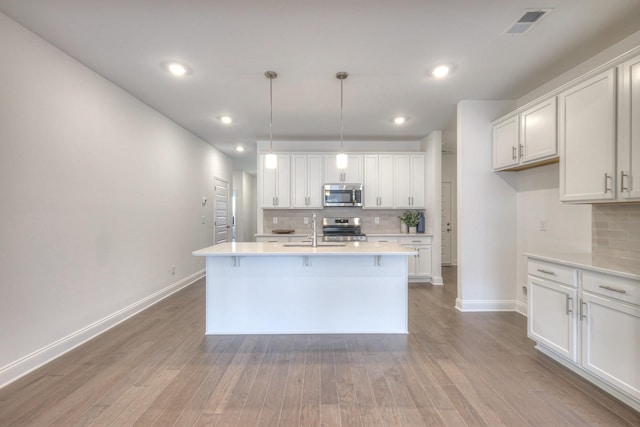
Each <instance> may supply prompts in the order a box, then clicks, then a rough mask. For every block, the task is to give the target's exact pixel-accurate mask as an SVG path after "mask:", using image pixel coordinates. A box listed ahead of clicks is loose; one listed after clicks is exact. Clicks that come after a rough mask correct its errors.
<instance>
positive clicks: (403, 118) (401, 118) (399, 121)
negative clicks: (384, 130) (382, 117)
mask: <svg viewBox="0 0 640 427" xmlns="http://www.w3.org/2000/svg"><path fill="white" fill-rule="evenodd" d="M406 121H407V118H406V117H402V116H398V117H396V118H395V119H393V123H395V124H397V125H401V124H403V123H404V122H406Z"/></svg>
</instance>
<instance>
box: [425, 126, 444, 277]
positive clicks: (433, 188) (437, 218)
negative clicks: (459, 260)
mask: <svg viewBox="0 0 640 427" xmlns="http://www.w3.org/2000/svg"><path fill="white" fill-rule="evenodd" d="M422 149H423V151H424V152H425V162H426V169H425V192H426V208H425V213H426V223H425V228H426V230H425V232H426V233H427V234H432V235H433V241H432V242H433V243H432V246H431V283H433V284H434V285H442V284H443V282H442V227H441V224H442V208H441V207H442V188H441V182H442V170H441V164H442V132H440V131H434V132H431V133H430V134H429V135H427V137H426V138H424V140H423V147H422Z"/></svg>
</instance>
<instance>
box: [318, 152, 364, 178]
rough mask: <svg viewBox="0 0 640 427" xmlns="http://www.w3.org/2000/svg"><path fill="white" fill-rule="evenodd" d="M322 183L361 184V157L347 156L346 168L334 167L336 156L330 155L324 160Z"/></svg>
mask: <svg viewBox="0 0 640 427" xmlns="http://www.w3.org/2000/svg"><path fill="white" fill-rule="evenodd" d="M324 178H325V179H324V181H325V183H327V184H332V183H339V182H346V183H351V184H359V183H361V182H362V155H360V154H349V155H347V168H346V169H338V168H337V167H336V156H335V155H330V156H325V158H324Z"/></svg>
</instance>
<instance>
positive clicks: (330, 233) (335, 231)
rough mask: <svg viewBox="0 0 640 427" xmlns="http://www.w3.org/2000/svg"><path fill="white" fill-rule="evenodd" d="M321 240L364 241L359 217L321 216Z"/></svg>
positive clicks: (364, 237)
mask: <svg viewBox="0 0 640 427" xmlns="http://www.w3.org/2000/svg"><path fill="white" fill-rule="evenodd" d="M322 234H323V237H322V240H323V241H325V242H366V241H367V235H366V234H364V233H363V232H362V226H361V222H360V218H322Z"/></svg>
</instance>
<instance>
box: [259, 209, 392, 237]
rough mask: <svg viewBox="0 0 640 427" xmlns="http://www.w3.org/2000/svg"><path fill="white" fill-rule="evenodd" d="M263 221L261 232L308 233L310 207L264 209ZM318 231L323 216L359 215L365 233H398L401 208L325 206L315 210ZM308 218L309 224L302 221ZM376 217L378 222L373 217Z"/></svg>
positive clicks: (309, 227) (320, 228)
mask: <svg viewBox="0 0 640 427" xmlns="http://www.w3.org/2000/svg"><path fill="white" fill-rule="evenodd" d="M263 212H264V221H263V230H264V231H263V233H265V234H269V233H271V231H272V230H277V229H292V230H295V231H296V233H309V232H310V231H311V215H313V210H311V209H265V210H264V211H263ZM315 212H316V217H317V222H318V231H319V232H321V231H322V218H324V217H359V218H362V231H363V232H364V233H365V234H378V233H400V218H399V217H400V215H401V214H402V213H403V212H404V210H402V209H395V210H394V209H375V210H373V209H372V210H369V209H367V210H365V209H361V208H325V209H318V210H316V211H315ZM274 217H277V218H278V223H277V224H274V223H273V218H274ZM305 217H306V218H309V224H305V223H304V218H305ZM376 217H377V218H378V224H376V223H375V218H376Z"/></svg>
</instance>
